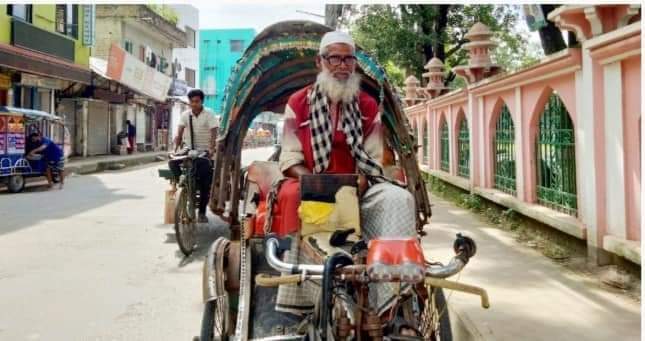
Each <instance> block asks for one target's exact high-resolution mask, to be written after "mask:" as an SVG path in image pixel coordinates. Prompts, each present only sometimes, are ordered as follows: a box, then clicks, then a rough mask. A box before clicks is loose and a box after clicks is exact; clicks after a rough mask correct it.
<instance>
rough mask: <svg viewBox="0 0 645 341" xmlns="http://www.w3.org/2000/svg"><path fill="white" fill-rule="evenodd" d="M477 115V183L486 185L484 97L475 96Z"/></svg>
mask: <svg viewBox="0 0 645 341" xmlns="http://www.w3.org/2000/svg"><path fill="white" fill-rule="evenodd" d="M477 100H478V101H477V109H478V110H477V115H478V117H480V120H479V121H478V122H477V125H478V127H479V181H480V182H479V184H480V186H481V187H486V181H487V179H486V157H485V155H486V149H485V148H486V146H485V144H486V137H485V136H484V125H485V123H484V122H485V120H484V97H479V98H477Z"/></svg>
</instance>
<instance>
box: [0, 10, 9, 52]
mask: <svg viewBox="0 0 645 341" xmlns="http://www.w3.org/2000/svg"><path fill="white" fill-rule="evenodd" d="M0 43H3V44H9V43H11V17H10V16H8V15H7V5H1V4H0Z"/></svg>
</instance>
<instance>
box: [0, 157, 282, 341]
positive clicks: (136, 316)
mask: <svg viewBox="0 0 645 341" xmlns="http://www.w3.org/2000/svg"><path fill="white" fill-rule="evenodd" d="M270 151H271V149H270V148H264V149H256V150H252V151H247V152H245V153H244V155H243V164H246V163H248V162H250V161H251V160H254V159H266V157H268V154H269V153H270ZM160 166H163V164H161V163H159V164H153V165H148V166H142V167H138V168H130V169H125V170H122V171H114V172H106V173H101V174H96V175H87V176H75V177H71V178H70V179H69V180H68V181H66V185H65V186H66V187H65V189H64V190H62V191H59V190H57V189H55V190H50V191H45V190H44V188H42V187H31V188H28V189H27V190H26V192H25V193H21V194H9V193H7V192H0V340H191V338H192V337H193V336H195V335H198V334H199V326H200V321H201V313H202V302H201V293H202V292H201V269H202V265H203V256H204V254H205V252H206V248H207V247H208V244H209V242H210V241H212V240H214V239H215V238H216V237H218V236H220V235H223V234H226V233H227V231H226V229H225V227H224V225H223V224H222V222H221V221H220V220H218V219H216V218H215V217H211V223H210V224H209V225H207V226H201V227H200V229H201V236H200V247H199V249H198V250H197V252H196V256H194V257H191V258H189V259H184V258H183V257H182V255H181V253H179V251H178V248H177V245H176V243H175V239H174V232H173V229H172V226H171V225H163V224H162V222H163V200H164V190H166V188H167V186H168V185H167V183H166V182H165V181H164V180H163V179H159V178H158V177H157V168H158V167H160Z"/></svg>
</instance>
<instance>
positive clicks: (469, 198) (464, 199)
mask: <svg viewBox="0 0 645 341" xmlns="http://www.w3.org/2000/svg"><path fill="white" fill-rule="evenodd" d="M483 205H484V203H483V202H482V199H481V198H480V197H479V196H478V195H476V194H462V195H461V200H460V206H461V207H463V208H466V209H469V210H472V211H474V212H480V211H481V210H482V208H483Z"/></svg>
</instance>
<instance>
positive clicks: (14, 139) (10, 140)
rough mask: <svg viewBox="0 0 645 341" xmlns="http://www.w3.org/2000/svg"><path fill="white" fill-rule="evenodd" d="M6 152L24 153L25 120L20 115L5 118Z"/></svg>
mask: <svg viewBox="0 0 645 341" xmlns="http://www.w3.org/2000/svg"><path fill="white" fill-rule="evenodd" d="M7 126H8V129H7V154H24V153H25V121H24V119H23V118H22V117H21V116H8V118H7Z"/></svg>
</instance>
